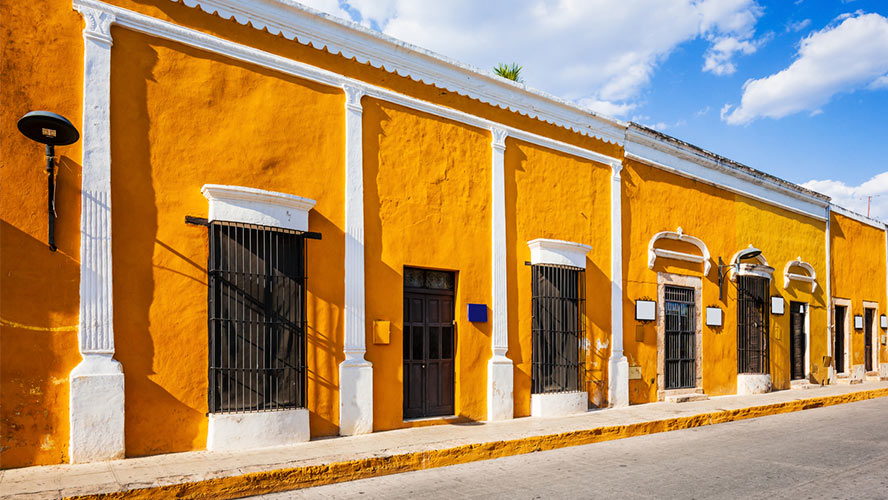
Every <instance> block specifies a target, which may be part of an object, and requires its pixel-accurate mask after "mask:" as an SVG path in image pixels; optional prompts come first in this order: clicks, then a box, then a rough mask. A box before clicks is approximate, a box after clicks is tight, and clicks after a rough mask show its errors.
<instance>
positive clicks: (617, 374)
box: [607, 356, 629, 408]
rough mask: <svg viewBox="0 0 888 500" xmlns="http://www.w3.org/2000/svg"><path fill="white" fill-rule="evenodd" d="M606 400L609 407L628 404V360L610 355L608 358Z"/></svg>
mask: <svg viewBox="0 0 888 500" xmlns="http://www.w3.org/2000/svg"><path fill="white" fill-rule="evenodd" d="M607 400H608V406H610V407H611V408H620V407H623V406H629V360H628V359H626V356H620V357H614V356H611V357H610V359H609V360H608V380H607Z"/></svg>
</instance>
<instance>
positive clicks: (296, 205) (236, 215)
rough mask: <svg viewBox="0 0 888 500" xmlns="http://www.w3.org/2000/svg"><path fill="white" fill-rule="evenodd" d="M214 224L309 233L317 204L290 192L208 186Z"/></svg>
mask: <svg viewBox="0 0 888 500" xmlns="http://www.w3.org/2000/svg"><path fill="white" fill-rule="evenodd" d="M200 192H201V193H202V194H203V195H204V196H205V197H206V199H207V201H209V205H210V206H209V210H208V217H207V218H208V219H209V220H210V221H217V220H218V221H227V222H241V223H244V224H257V225H260V226H270V227H280V228H284V229H293V230H295V231H308V211H309V210H311V209H312V208H313V207H314V206H315V201H314V200H310V199H308V198H303V197H301V196H295V195H292V194H287V193H277V192H274V191H265V190H264V189H256V188H249V187H242V186H223V185H220V184H204V186H203V187H202V188H201V190H200Z"/></svg>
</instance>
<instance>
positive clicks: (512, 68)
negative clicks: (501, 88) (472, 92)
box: [493, 63, 524, 83]
mask: <svg viewBox="0 0 888 500" xmlns="http://www.w3.org/2000/svg"><path fill="white" fill-rule="evenodd" d="M521 68H522V66H518V63H512V64H506V63H499V64H497V65H496V67H495V68H493V72H494V74H496V75H498V76H501V77H503V78H505V79H507V80H512V81H513V82H518V83H524V80H522V79H521Z"/></svg>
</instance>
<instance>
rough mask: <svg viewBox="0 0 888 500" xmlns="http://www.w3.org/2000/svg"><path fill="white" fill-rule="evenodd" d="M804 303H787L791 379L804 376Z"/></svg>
mask: <svg viewBox="0 0 888 500" xmlns="http://www.w3.org/2000/svg"><path fill="white" fill-rule="evenodd" d="M805 349H806V346H805V304H804V303H802V302H790V304H789V356H790V372H791V375H792V380H799V379H803V378H805Z"/></svg>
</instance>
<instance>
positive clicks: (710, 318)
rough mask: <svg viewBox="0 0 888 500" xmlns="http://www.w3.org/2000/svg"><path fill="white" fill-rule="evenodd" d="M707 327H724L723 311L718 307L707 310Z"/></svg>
mask: <svg viewBox="0 0 888 500" xmlns="http://www.w3.org/2000/svg"><path fill="white" fill-rule="evenodd" d="M706 326H722V310H721V309H719V308H718V307H707V308H706Z"/></svg>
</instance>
